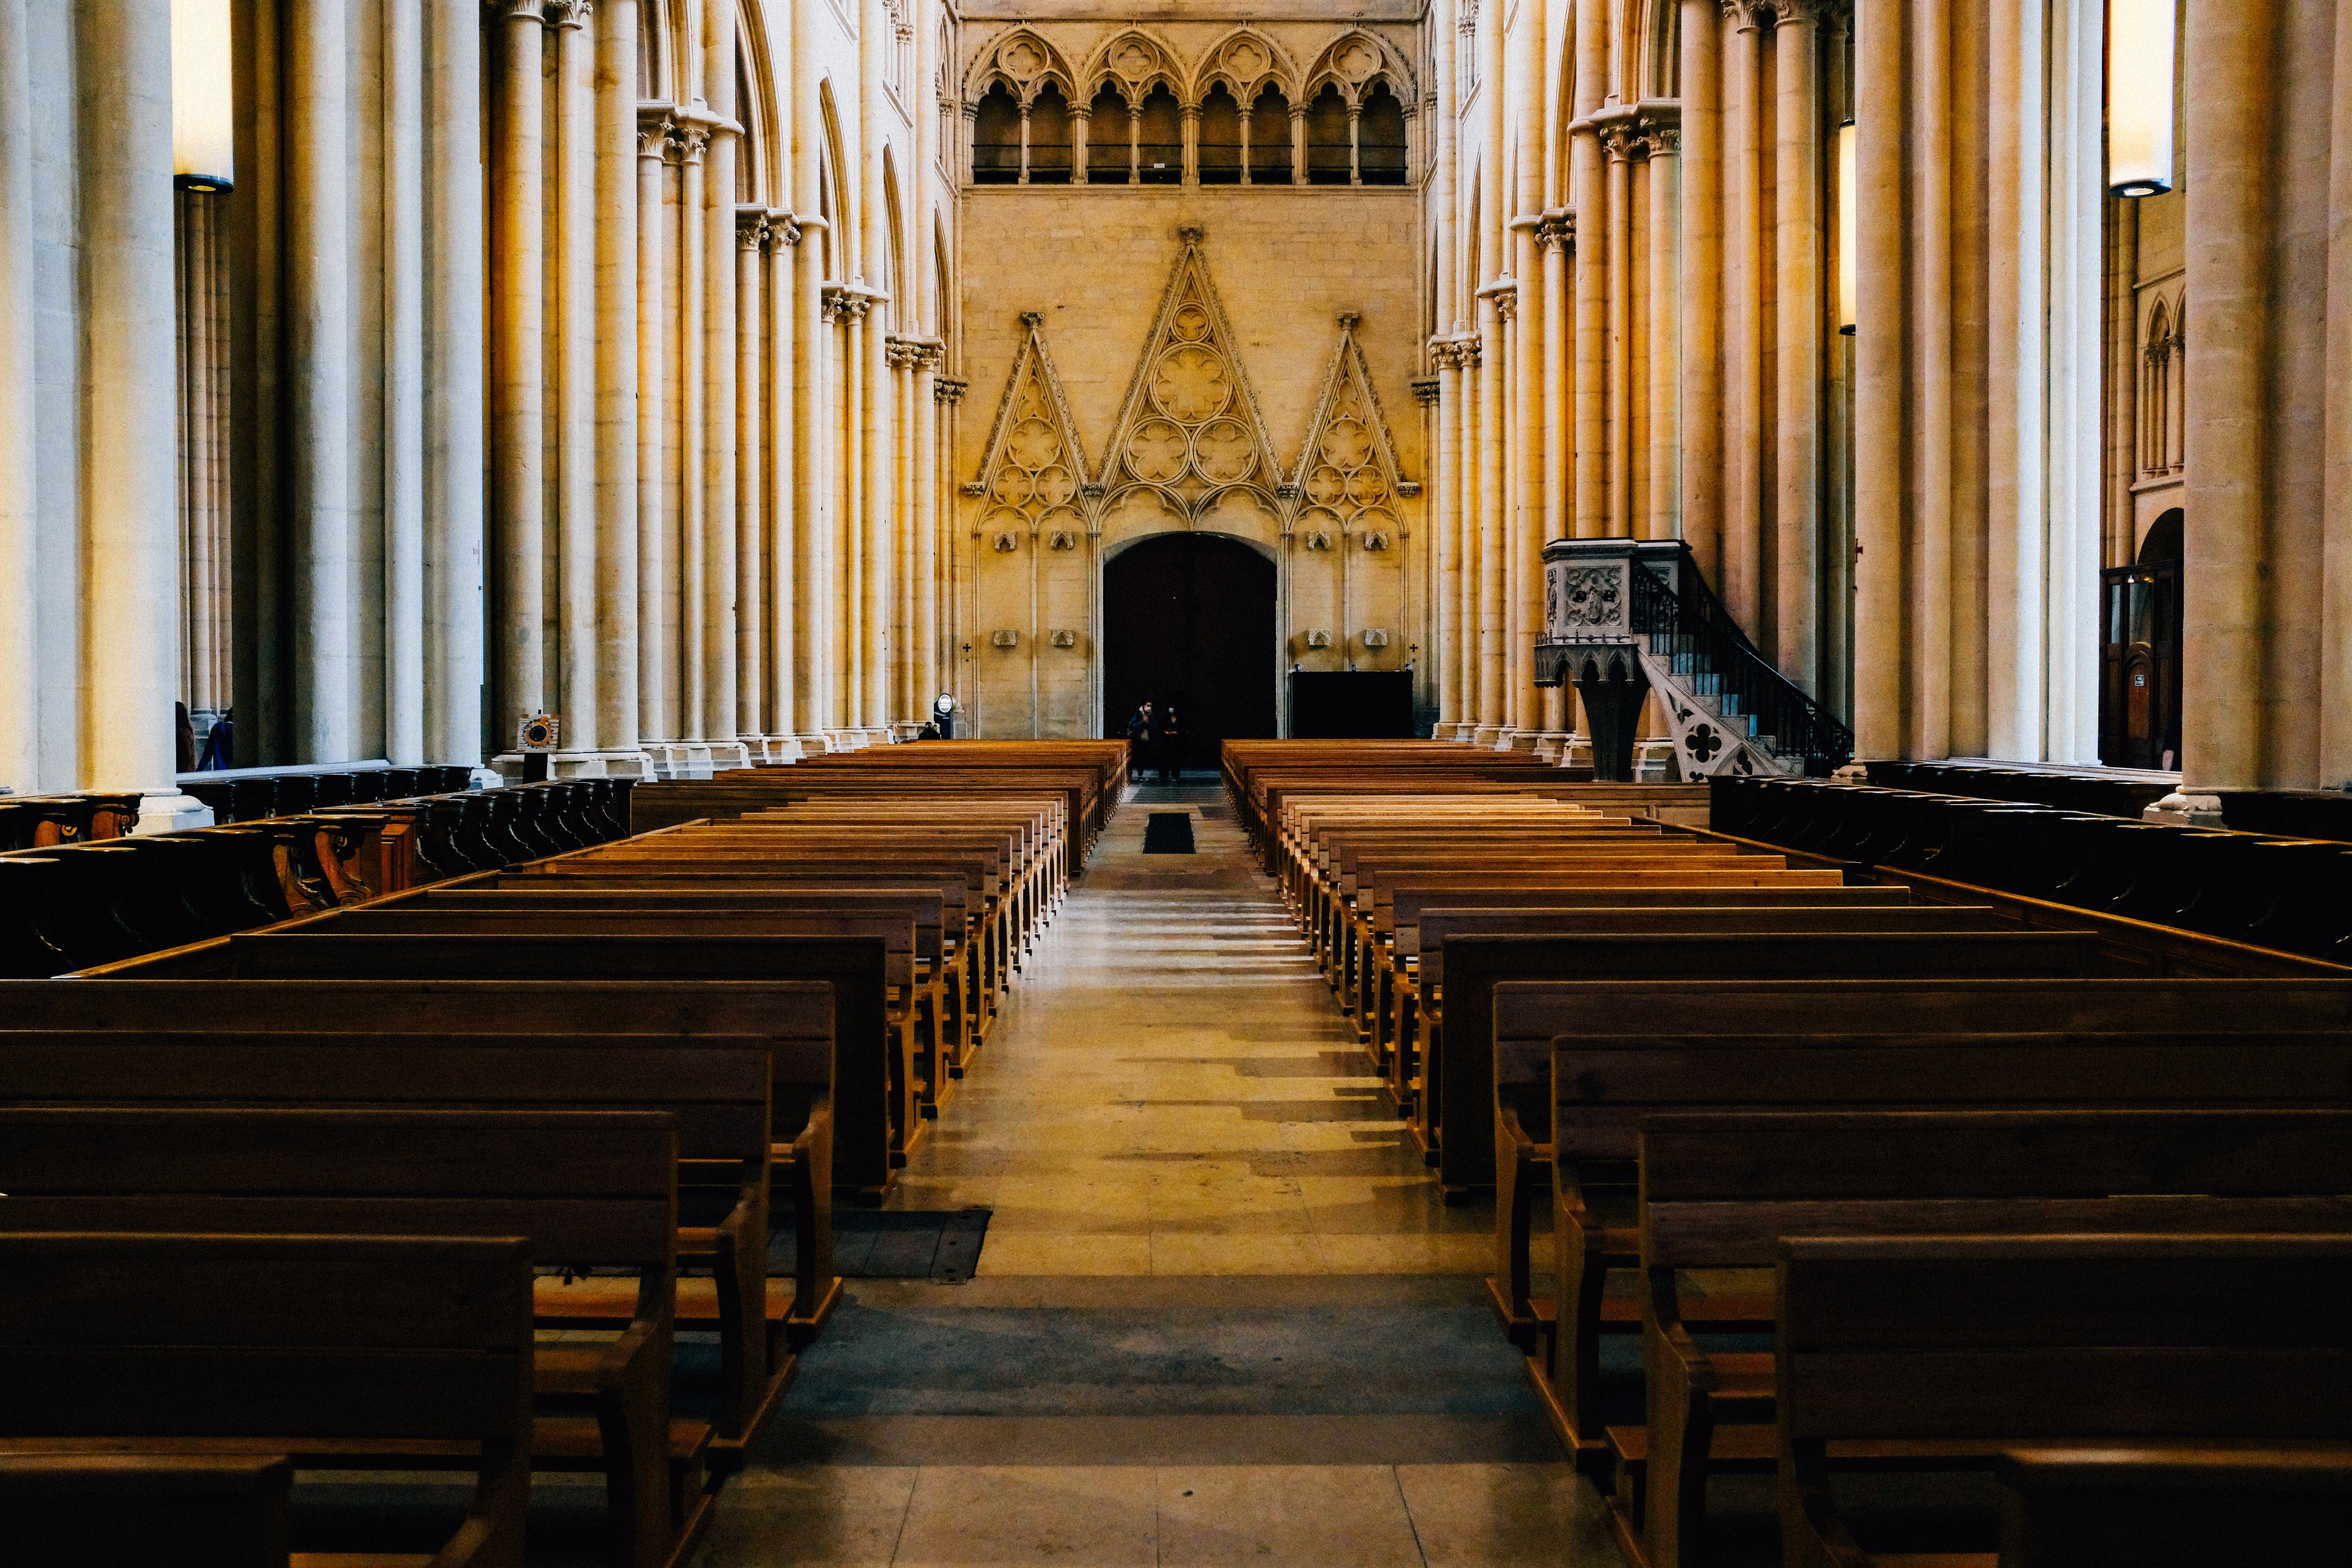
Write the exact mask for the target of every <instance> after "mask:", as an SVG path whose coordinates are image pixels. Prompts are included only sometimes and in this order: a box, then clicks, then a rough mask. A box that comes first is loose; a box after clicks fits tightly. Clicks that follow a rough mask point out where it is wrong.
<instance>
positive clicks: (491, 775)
mask: <svg viewBox="0 0 2352 1568" xmlns="http://www.w3.org/2000/svg"><path fill="white" fill-rule="evenodd" d="M506 784H507V781H506V780H504V779H502V778H500V777H499V771H498V770H497V769H496V768H486V767H481V766H479V765H477V766H475V767H473V768H471V769H469V770H468V771H467V774H466V787H467V789H504V788H505V787H506Z"/></svg>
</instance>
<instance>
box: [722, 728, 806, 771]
mask: <svg viewBox="0 0 2352 1568" xmlns="http://www.w3.org/2000/svg"><path fill="white" fill-rule="evenodd" d="M736 739H738V740H740V741H741V742H743V749H744V751H745V752H748V753H750V755H751V765H752V766H753V767H755V768H780V767H782V766H783V765H785V764H786V763H797V762H799V761H800V760H801V742H800V738H799V737H798V736H795V735H739V736H737V737H736Z"/></svg>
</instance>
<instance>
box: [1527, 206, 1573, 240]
mask: <svg viewBox="0 0 2352 1568" xmlns="http://www.w3.org/2000/svg"><path fill="white" fill-rule="evenodd" d="M1575 238H1576V211H1575V209H1574V208H1572V207H1554V208H1553V209H1551V210H1550V211H1549V212H1547V213H1545V214H1544V215H1543V217H1542V220H1541V221H1539V222H1538V224H1537V225H1536V248H1537V249H1538V250H1565V249H1567V248H1568V247H1569V245H1570V242H1571V241H1573V240H1574V239H1575Z"/></svg>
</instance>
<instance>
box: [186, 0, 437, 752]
mask: <svg viewBox="0 0 2352 1568" xmlns="http://www.w3.org/2000/svg"><path fill="white" fill-rule="evenodd" d="M383 184H384V199H383V205H384V245H383V250H384V258H383V259H384V268H383V350H384V353H383V426H384V439H383V754H384V756H385V757H386V758H387V759H389V760H390V761H391V762H393V763H395V764H400V765H404V766H413V765H415V763H421V762H423V761H424V760H425V14H424V11H423V9H422V8H421V7H419V6H414V5H391V6H386V7H385V8H384V11H383ZM192 706H193V705H192Z"/></svg>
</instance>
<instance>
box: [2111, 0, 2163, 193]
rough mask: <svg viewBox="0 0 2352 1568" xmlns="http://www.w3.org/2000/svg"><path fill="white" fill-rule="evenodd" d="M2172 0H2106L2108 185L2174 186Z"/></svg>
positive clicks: (2128, 188)
mask: <svg viewBox="0 0 2352 1568" xmlns="http://www.w3.org/2000/svg"><path fill="white" fill-rule="evenodd" d="M2173 4H2174V0H2108V5H2107V189H2108V191H2109V192H2110V193H2111V194H2113V195H2118V196H2126V197H2139V196H2160V195H2164V194H2165V193H2166V192H2167V191H2168V190H2170V189H2172V50H2173V21H2174V17H2173Z"/></svg>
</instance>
